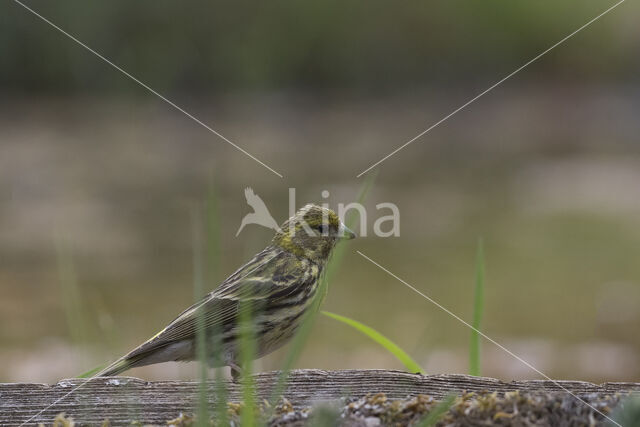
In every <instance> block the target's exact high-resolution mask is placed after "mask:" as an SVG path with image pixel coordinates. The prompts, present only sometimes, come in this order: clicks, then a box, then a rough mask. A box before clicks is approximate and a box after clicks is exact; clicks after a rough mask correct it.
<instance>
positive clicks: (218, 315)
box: [96, 204, 355, 379]
mask: <svg viewBox="0 0 640 427" xmlns="http://www.w3.org/2000/svg"><path fill="white" fill-rule="evenodd" d="M354 237H355V234H354V233H353V231H351V230H349V229H348V228H347V227H346V226H345V225H344V223H342V222H341V221H340V219H339V218H338V215H336V213H335V212H334V211H332V210H330V209H327V208H323V207H320V206H317V205H313V204H308V205H306V206H304V207H303V208H302V209H300V210H299V211H298V212H297V213H296V214H295V215H294V216H292V217H291V218H289V219H288V220H287V221H285V222H284V223H283V224H282V226H281V227H279V231H278V232H276V235H275V236H274V238H273V240H272V241H271V243H270V244H269V245H268V246H267V247H266V248H265V249H263V250H262V251H261V252H259V253H258V254H257V255H255V256H254V257H253V259H251V260H250V261H249V262H247V263H246V264H245V265H243V266H242V267H240V268H239V269H238V270H237V271H236V272H235V273H233V274H232V275H231V276H229V277H228V278H227V279H226V280H225V281H224V282H222V284H221V285H220V286H219V287H218V288H217V289H216V290H214V291H213V292H211V293H209V294H208V295H206V296H205V297H204V298H203V299H202V300H201V301H200V302H198V303H196V304H194V305H192V306H191V307H189V308H188V309H186V310H185V311H183V312H182V314H180V315H179V316H178V317H177V318H176V319H175V320H174V321H173V322H171V323H170V324H169V326H167V327H166V328H164V329H163V330H162V331H161V332H159V333H158V334H157V335H155V336H154V337H153V338H151V339H150V340H148V341H147V342H145V343H144V344H142V345H140V346H138V347H137V348H135V349H134V350H132V351H131V352H129V353H128V354H126V355H125V356H123V357H121V358H120V359H118V360H117V361H115V362H114V363H112V364H111V365H110V366H108V367H107V368H105V369H104V370H102V371H101V372H99V373H98V374H96V376H103V377H104V376H114V375H118V374H120V373H122V372H124V371H126V370H128V369H130V368H133V367H137V366H145V365H151V364H155V363H162V362H169V361H191V360H195V359H196V329H197V326H196V325H197V324H198V323H199V322H198V321H199V320H200V321H203V323H204V325H203V328H204V331H205V335H206V340H207V341H206V348H207V352H208V355H207V357H208V360H207V362H208V364H209V365H210V366H212V367H216V366H225V365H226V366H229V367H231V373H232V376H233V377H234V379H237V378H238V376H239V375H240V373H241V369H240V362H239V356H240V355H239V351H240V349H239V341H240V339H239V335H240V327H239V325H240V323H239V322H240V319H241V318H242V317H241V314H240V313H241V307H243V308H242V309H243V310H244V309H247V310H249V313H250V316H251V320H252V327H253V330H252V335H253V338H254V339H255V340H256V345H255V348H256V354H255V358H256V359H257V358H260V357H262V356H264V355H266V354H269V353H271V352H272V351H274V350H276V349H277V348H279V347H281V346H282V345H284V344H285V343H286V342H287V341H289V339H291V338H292V337H293V335H294V333H295V331H296V329H297V328H298V327H299V326H300V324H301V321H302V318H303V314H304V313H305V312H306V311H307V310H308V309H309V307H310V306H311V305H312V301H313V297H314V295H315V294H316V290H317V289H318V285H319V283H320V278H321V276H322V274H323V271H324V270H325V266H326V264H327V261H328V260H329V257H330V255H331V252H332V250H333V248H334V247H335V245H336V243H337V242H338V241H339V240H342V239H353V238H354ZM198 316H200V317H199V318H198ZM214 345H218V348H213V346H214ZM216 354H217V355H218V357H214V356H215V355H216ZM220 361H221V362H220Z"/></svg>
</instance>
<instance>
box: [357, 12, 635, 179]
mask: <svg viewBox="0 0 640 427" xmlns="http://www.w3.org/2000/svg"><path fill="white" fill-rule="evenodd" d="M625 1H626V0H620V1H619V2H618V3H616V4H614V5H613V6H611V7H610V8H609V9H607V10H605V11H604V12H602V13H601V14H599V15H598V16H596V17H595V18H593V19H592V20H590V21H589V22H587V23H586V24H584V25H583V26H581V27H580V28H578V29H577V30H575V31H574V32H572V33H571V34H569V35H567V36H565V37H564V38H563V39H562V40H560V41H559V42H557V43H555V44H554V45H552V46H551V47H549V48H548V49H546V50H544V51H543V52H541V53H539V54H538V55H536V56H535V57H533V58H532V59H530V60H529V61H527V62H526V63H524V64H523V65H522V66H520V67H519V68H517V69H516V70H514V71H512V72H511V73H510V74H508V75H506V76H505V77H503V78H502V79H500V80H498V81H497V82H496V83H494V84H493V85H491V86H489V88H487V89H486V90H484V91H483V92H481V93H479V94H478V95H476V96H474V97H473V98H471V99H470V100H468V101H467V102H465V103H464V104H462V105H461V106H459V107H458V108H456V109H455V110H453V111H452V112H450V113H449V114H447V115H446V116H444V117H443V118H441V119H440V120H438V121H437V122H435V123H434V124H432V125H431V126H429V127H428V128H427V129H425V130H423V131H422V132H420V133H419V134H418V135H416V136H414V137H413V138H411V139H410V140H409V141H407V142H405V143H404V144H402V145H401V146H399V147H398V148H396V149H395V150H393V151H392V152H391V153H389V154H387V155H386V156H384V157H383V158H381V159H380V160H378V161H377V162H375V163H374V164H372V165H371V166H369V167H368V168H366V169H365V170H363V171H362V172H360V173H359V174H358V175H356V178H360V177H361V176H362V175H364V174H365V173H367V172H369V171H370V170H371V169H373V168H375V167H376V166H378V165H379V164H380V163H382V162H384V161H385V160H387V159H388V158H389V157H391V156H393V155H394V154H396V153H397V152H398V151H400V150H402V149H403V148H405V147H406V146H407V145H409V144H411V143H412V142H414V141H415V140H417V139H419V138H421V137H422V136H424V135H425V134H427V133H428V132H430V131H431V130H432V129H434V128H436V127H437V126H439V125H440V124H441V123H443V122H445V121H446V120H448V119H449V118H451V117H452V116H454V115H455V114H457V113H458V112H459V111H461V110H463V109H464V108H466V107H467V106H469V105H470V104H472V103H473V102H475V101H476V100H478V99H479V98H481V97H482V96H484V95H486V94H487V93H489V92H491V91H492V90H493V89H495V88H496V87H497V86H499V85H501V84H502V83H504V82H505V81H506V80H508V79H510V78H511V77H513V76H514V75H516V74H517V73H519V72H520V71H522V70H523V69H525V68H526V67H528V66H529V65H531V64H532V63H534V62H536V61H537V60H538V59H540V58H542V57H543V56H544V55H546V54H547V53H549V52H550V51H551V50H553V49H555V48H556V47H558V46H560V45H561V44H562V43H564V42H566V41H567V40H569V39H570V38H571V37H573V36H575V35H576V34H578V33H579V32H580V31H582V30H584V29H585V28H587V27H588V26H589V25H591V24H593V23H594V22H596V21H597V20H598V19H600V18H602V17H603V16H604V15H606V14H607V13H609V12H611V11H612V10H613V9H615V8H616V7H618V6H620V5H621V4H622V3H624V2H625Z"/></svg>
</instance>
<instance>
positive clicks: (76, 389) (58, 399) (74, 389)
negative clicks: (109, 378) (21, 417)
mask: <svg viewBox="0 0 640 427" xmlns="http://www.w3.org/2000/svg"><path fill="white" fill-rule="evenodd" d="M96 378H98V377H93V378H89V379H87V380H86V381H85V382H83V383H82V384H80V385H78V386H76V387H74V388H72V389H71V390H70V391H69V392H68V393H67V394H64V395H62V396H61V397H59V398H57V399H56V400H55V401H54V402H53V403H51V404H50V405H49V406H47V407H46V408H44V409H42V410H41V411H40V412H38V413H37V414H35V415H33V416H32V417H30V418H29V419H28V420H27V421H25V422H23V423H22V424H20V425H19V426H18V427H22V426H25V425H27V424H28V423H29V422H30V421H32V420H33V419H35V418H36V417H38V416H39V415H40V414H42V413H43V412H44V411H46V410H47V409H49V408H51V407H52V406H54V405H56V404H57V403H58V402H60V401H62V400H64V399H66V398H67V397H68V396H69V395H70V394H71V393H74V392H76V391H78V390H80V389H81V388H82V387H84V386H85V385H87V384H89V381H91V380H93V379H96Z"/></svg>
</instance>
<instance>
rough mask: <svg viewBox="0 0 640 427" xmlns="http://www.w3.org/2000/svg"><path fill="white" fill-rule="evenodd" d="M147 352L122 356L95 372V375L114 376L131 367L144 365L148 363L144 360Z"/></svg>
mask: <svg viewBox="0 0 640 427" xmlns="http://www.w3.org/2000/svg"><path fill="white" fill-rule="evenodd" d="M147 356H148V354H147V353H141V354H134V355H132V354H131V353H129V354H127V355H125V356H122V357H121V358H120V359H118V360H116V361H115V362H113V363H112V364H110V365H109V366H107V367H106V368H104V369H103V370H101V371H100V372H98V373H97V374H95V375H94V376H95V377H115V376H116V375H120V374H121V373H123V372H124V371H128V370H129V369H131V368H135V367H137V366H144V365H147V364H148V363H147V362H146V361H145V359H146V358H147Z"/></svg>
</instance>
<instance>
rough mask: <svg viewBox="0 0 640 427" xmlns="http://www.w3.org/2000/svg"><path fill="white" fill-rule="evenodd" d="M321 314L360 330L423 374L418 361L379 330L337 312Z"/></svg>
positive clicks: (413, 369) (411, 369)
mask: <svg viewBox="0 0 640 427" xmlns="http://www.w3.org/2000/svg"><path fill="white" fill-rule="evenodd" d="M322 314H324V315H325V316H329V317H331V318H332V319H335V320H337V321H339V322H342V323H344V324H346V325H349V326H351V327H353V328H355V329H356V330H358V331H360V332H362V333H363V334H365V335H366V336H368V337H369V338H371V339H372V340H373V341H375V342H376V343H378V344H380V345H381V346H382V347H384V348H385V349H386V350H387V351H388V352H389V353H391V354H393V355H394V356H395V357H396V359H398V360H399V361H400V362H402V364H403V365H404V366H405V367H406V368H407V370H408V371H409V372H413V373H418V374H424V373H425V372H424V369H422V368H421V367H420V365H418V363H417V362H416V361H415V360H413V359H412V358H411V356H409V355H408V354H407V353H406V352H405V351H404V350H403V349H401V348H400V347H399V346H398V345H397V344H396V343H394V342H393V341H391V340H390V339H389V338H387V337H385V336H384V335H382V334H381V333H380V332H378V331H376V330H375V329H373V328H370V327H369V326H367V325H364V324H362V323H360V322H358V321H357V320H353V319H349V318H348V317H344V316H340V315H339V314H334V313H329V312H328V311H323V312H322Z"/></svg>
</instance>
